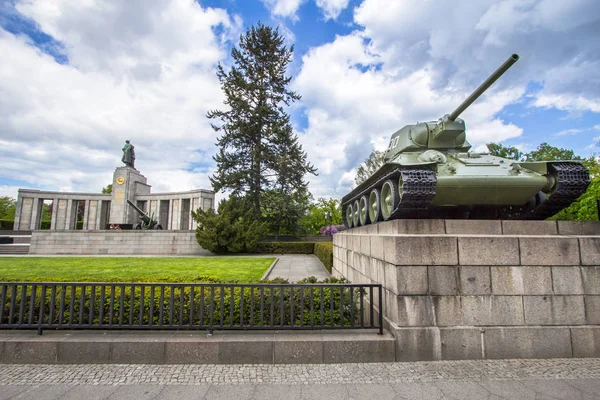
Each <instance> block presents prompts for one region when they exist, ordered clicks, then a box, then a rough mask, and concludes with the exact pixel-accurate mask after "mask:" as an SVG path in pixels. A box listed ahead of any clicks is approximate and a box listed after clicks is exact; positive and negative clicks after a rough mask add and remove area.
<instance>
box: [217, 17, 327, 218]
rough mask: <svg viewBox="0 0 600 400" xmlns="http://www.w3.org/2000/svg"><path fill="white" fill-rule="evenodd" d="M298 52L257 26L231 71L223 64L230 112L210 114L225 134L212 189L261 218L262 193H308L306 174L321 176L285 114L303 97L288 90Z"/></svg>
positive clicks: (275, 33) (235, 50)
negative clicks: (240, 202) (229, 195)
mask: <svg viewBox="0 0 600 400" xmlns="http://www.w3.org/2000/svg"><path fill="white" fill-rule="evenodd" d="M293 51H294V47H293V46H291V47H290V48H289V49H288V48H287V47H286V46H285V44H284V40H283V37H282V36H281V34H280V33H279V31H278V30H277V29H273V28H271V27H268V26H265V25H263V24H260V23H259V24H258V25H257V26H252V27H251V28H250V29H249V30H248V31H247V32H246V33H245V34H244V35H242V36H241V37H240V43H239V49H238V48H236V47H234V48H233V50H232V52H231V56H232V58H233V61H234V65H233V66H232V68H231V70H230V71H229V72H226V71H225V69H224V68H223V66H222V65H221V64H219V66H218V70H217V76H218V78H219V80H220V82H221V87H222V89H223V91H224V93H225V98H226V99H225V102H224V103H225V105H227V106H228V107H229V108H228V110H212V111H210V112H208V114H207V117H208V118H209V119H217V120H220V121H221V125H216V124H212V127H213V129H214V130H215V131H217V132H220V133H222V134H221V136H220V137H219V138H218V140H217V146H219V152H218V154H217V155H215V157H214V160H215V161H216V163H217V170H216V172H215V174H214V175H213V176H212V177H211V183H212V186H213V188H214V190H215V191H219V190H231V191H232V192H233V194H234V195H239V196H242V197H247V198H248V200H249V202H250V204H251V208H252V210H253V212H254V215H255V216H256V217H257V218H260V216H261V198H262V194H263V193H265V192H266V191H272V190H279V191H282V192H286V193H289V192H293V191H302V190H304V191H306V186H307V184H306V182H305V181H304V180H303V177H304V175H305V174H307V173H312V174H315V173H316V169H315V168H314V167H313V166H312V165H310V163H308V162H307V161H306V153H305V152H304V151H303V150H302V146H301V145H299V144H298V141H297V138H296V136H295V134H294V133H293V130H292V127H291V124H290V118H289V116H288V115H287V114H286V113H285V111H284V106H289V105H290V104H291V103H292V102H294V101H296V100H299V99H300V96H299V95H298V94H297V93H295V92H293V91H291V90H289V89H288V88H287V86H288V85H289V83H290V81H291V77H287V76H286V75H285V74H286V69H287V66H288V64H289V63H290V61H291V59H292V54H293Z"/></svg>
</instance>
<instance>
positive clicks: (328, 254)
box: [315, 242, 333, 273]
mask: <svg viewBox="0 0 600 400" xmlns="http://www.w3.org/2000/svg"><path fill="white" fill-rule="evenodd" d="M315 255H316V256H317V258H318V259H319V260H321V262H322V263H323V265H324V266H325V269H327V271H329V273H331V269H332V268H333V243H332V242H322V243H315Z"/></svg>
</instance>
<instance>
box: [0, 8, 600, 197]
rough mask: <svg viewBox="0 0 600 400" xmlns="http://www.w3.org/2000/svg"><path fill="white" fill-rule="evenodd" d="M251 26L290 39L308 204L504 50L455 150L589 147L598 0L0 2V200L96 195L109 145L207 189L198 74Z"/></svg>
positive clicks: (467, 88)
mask: <svg viewBox="0 0 600 400" xmlns="http://www.w3.org/2000/svg"><path fill="white" fill-rule="evenodd" d="M257 22H262V23H264V24H268V25H271V26H274V27H277V28H278V29H279V31H280V32H281V34H282V35H283V36H284V37H285V40H286V43H287V45H289V46H291V45H294V56H293V60H292V62H291V64H290V66H289V69H288V75H289V76H291V77H292V82H291V88H292V89H293V90H295V91H296V92H297V93H298V94H300V95H301V96H302V99H301V100H299V101H297V102H295V103H294V104H292V105H291V106H290V107H289V108H288V109H287V112H288V113H289V114H290V115H291V120H292V123H293V125H294V131H295V133H296V134H297V135H298V137H299V140H300V142H301V143H302V145H303V148H304V150H305V151H306V153H307V155H308V160H309V161H310V162H311V163H312V164H314V165H315V166H316V167H317V168H318V170H319V175H318V176H309V177H307V180H308V181H309V190H310V191H311V193H312V194H313V196H314V198H315V199H316V198H318V197H334V198H341V197H343V196H344V195H345V194H347V193H348V192H349V191H350V190H351V187H352V185H353V183H354V176H355V174H356V169H357V167H358V166H359V165H360V163H361V162H362V161H364V160H365V158H367V157H368V155H369V154H370V152H371V150H372V149H373V148H376V149H379V150H382V149H384V148H386V147H387V143H388V140H389V138H390V136H391V135H392V133H394V132H395V131H396V130H398V129H400V128H401V127H403V126H404V125H408V124H414V123H416V122H419V121H434V120H437V119H438V118H440V117H442V116H443V115H444V114H447V113H450V112H451V111H453V110H454V108H456V107H457V106H458V105H459V104H460V103H461V102H462V100H463V99H465V98H466V97H467V96H468V95H469V93H470V92H471V91H472V90H474V89H475V88H476V87H477V86H478V85H479V84H480V83H481V82H482V81H483V80H484V79H485V78H486V77H487V76H488V75H489V74H490V73H491V72H493V71H494V70H495V69H496V68H497V67H498V66H499V65H500V64H502V62H504V61H505V60H506V59H507V58H508V57H509V56H510V55H511V54H512V53H518V54H519V55H520V60H519V61H518V62H517V63H516V64H515V65H514V66H513V67H512V68H511V69H510V70H509V71H508V72H507V73H506V74H505V75H504V76H503V77H502V78H501V79H500V80H498V81H497V82H496V84H494V86H492V88H491V89H490V90H488V92H487V93H486V94H485V95H484V96H482V97H481V98H480V99H479V100H478V101H477V102H476V103H474V104H473V105H472V106H471V107H470V108H469V109H467V110H466V111H465V112H464V113H463V114H462V115H461V118H463V119H464V120H465V122H466V125H467V138H468V140H469V141H470V142H471V144H472V145H473V150H476V151H485V150H486V147H485V144H486V143H489V142H500V143H502V144H504V145H510V146H516V147H518V148H519V149H521V150H522V151H530V150H533V149H535V148H536V147H537V146H538V145H539V144H540V143H542V142H548V143H549V144H551V145H553V146H558V147H563V148H568V149H572V150H574V151H575V153H576V154H579V155H581V156H591V155H593V154H595V153H597V152H600V146H598V144H597V143H598V141H599V140H600V2H599V1H598V0H569V1H564V0H494V1H492V0H462V1H456V0H200V1H194V0H128V1H121V0H78V1H72V0H0V196H11V197H16V195H17V190H18V188H32V189H42V190H55V191H74V192H96V193H98V192H100V191H101V190H102V188H103V187H105V186H106V185H107V184H109V183H111V181H112V175H113V172H114V170H115V168H117V167H118V166H121V165H122V163H121V162H120V159H121V156H122V151H121V148H122V147H123V145H124V142H125V140H126V139H129V140H131V143H132V144H133V145H134V146H135V150H136V157H137V158H136V168H137V169H138V170H139V171H140V172H141V173H142V174H144V175H145V176H146V177H147V178H148V183H149V184H151V185H152V191H153V192H155V193H156V192H170V191H183V190H192V189H198V188H203V189H210V182H209V176H211V174H212V173H213V172H214V170H215V163H214V161H213V159H212V157H213V155H214V154H215V153H216V151H217V148H216V146H215V143H216V141H217V133H216V132H214V131H213V130H212V129H211V127H210V121H209V120H208V119H207V118H206V113H207V111H209V110H214V109H223V107H224V105H223V100H224V98H223V94H222V92H221V88H220V83H219V81H218V79H217V76H216V67H217V65H218V64H219V63H221V64H222V65H223V66H224V67H225V68H226V69H227V68H229V66H230V65H231V62H232V60H231V56H230V53H231V49H232V47H233V46H236V45H237V43H238V41H239V36H240V34H242V33H243V32H244V31H245V30H246V29H247V28H249V27H250V26H252V25H253V24H256V23H257ZM223 196H224V195H223V194H218V195H217V199H220V198H223Z"/></svg>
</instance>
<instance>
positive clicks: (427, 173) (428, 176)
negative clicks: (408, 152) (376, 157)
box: [342, 168, 437, 224]
mask: <svg viewBox="0 0 600 400" xmlns="http://www.w3.org/2000/svg"><path fill="white" fill-rule="evenodd" d="M399 177H402V196H401V197H400V201H399V203H398V206H397V207H396V208H395V209H394V210H393V211H392V213H391V214H390V217H389V218H388V220H392V219H396V218H398V217H401V216H405V214H406V213H407V212H409V210H415V209H425V208H427V206H428V205H429V204H430V203H431V200H432V199H433V197H434V196H435V185H436V182H437V180H436V177H435V172H434V171H432V170H429V169H415V168H410V169H407V168H397V169H395V170H393V171H391V172H389V173H387V174H385V175H384V176H383V177H381V178H380V179H378V180H377V181H376V182H374V183H372V184H370V185H369V186H368V187H367V188H366V189H364V190H362V191H360V192H359V193H358V194H356V195H354V196H352V197H351V198H349V199H348V200H347V201H346V202H344V203H343V205H342V217H343V220H344V224H346V208H347V206H348V204H352V203H353V202H354V201H355V200H358V199H360V198H361V197H362V196H364V195H367V197H368V196H369V194H370V193H371V190H373V188H376V187H380V186H381V185H383V182H385V181H386V180H387V179H393V180H397V179H398V178H399ZM376 222H377V221H376ZM372 223H374V222H373V221H371V222H369V224H372Z"/></svg>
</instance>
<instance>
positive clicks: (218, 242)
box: [192, 196, 266, 254]
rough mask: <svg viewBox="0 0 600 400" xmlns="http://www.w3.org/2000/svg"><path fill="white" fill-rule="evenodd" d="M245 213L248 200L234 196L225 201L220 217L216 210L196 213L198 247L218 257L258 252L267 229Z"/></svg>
mask: <svg viewBox="0 0 600 400" xmlns="http://www.w3.org/2000/svg"><path fill="white" fill-rule="evenodd" d="M244 209H247V208H245V207H244V199H242V198H239V197H235V196H231V197H230V198H229V199H227V200H223V201H221V203H220V204H219V213H218V214H217V213H215V211H214V210H213V209H209V210H207V211H204V210H200V209H199V210H197V211H195V212H194V211H192V216H193V218H194V219H195V220H196V222H197V223H198V228H197V229H196V240H197V241H198V244H200V246H201V247H202V248H204V249H206V250H208V251H210V252H213V253H216V254H223V253H239V252H250V253H251V252H254V251H255V249H256V247H257V245H258V244H259V242H260V241H261V240H262V238H263V237H264V233H265V230H266V228H265V224H264V223H262V222H260V221H258V220H256V219H254V218H253V216H252V215H251V214H250V213H245V214H244V213H243V211H242V210H244Z"/></svg>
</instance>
